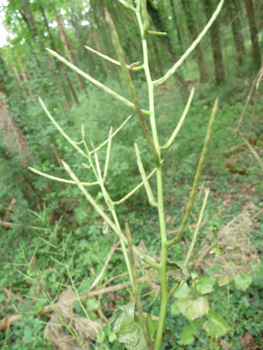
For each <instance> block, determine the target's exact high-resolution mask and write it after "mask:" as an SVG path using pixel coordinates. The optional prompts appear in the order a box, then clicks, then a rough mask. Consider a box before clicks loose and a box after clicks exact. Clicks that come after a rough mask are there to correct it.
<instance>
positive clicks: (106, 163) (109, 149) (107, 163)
mask: <svg viewBox="0 0 263 350" xmlns="http://www.w3.org/2000/svg"><path fill="white" fill-rule="evenodd" d="M111 142H112V127H111V128H110V133H109V143H108V148H107V155H106V160H105V167H104V173H103V183H104V182H105V180H106V178H107V175H108V169H109V162H110V151H111Z"/></svg>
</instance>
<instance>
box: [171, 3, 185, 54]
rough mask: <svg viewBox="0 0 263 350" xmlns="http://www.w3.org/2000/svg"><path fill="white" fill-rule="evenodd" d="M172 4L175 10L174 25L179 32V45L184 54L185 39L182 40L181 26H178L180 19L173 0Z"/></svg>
mask: <svg viewBox="0 0 263 350" xmlns="http://www.w3.org/2000/svg"><path fill="white" fill-rule="evenodd" d="M170 4H171V7H172V9H173V17H174V23H175V28H176V32H177V37H178V41H179V45H180V48H181V51H182V53H183V52H184V45H183V39H182V34H181V29H180V26H179V25H178V18H177V14H176V9H175V6H174V2H173V0H170Z"/></svg>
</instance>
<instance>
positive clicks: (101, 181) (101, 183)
mask: <svg viewBox="0 0 263 350" xmlns="http://www.w3.org/2000/svg"><path fill="white" fill-rule="evenodd" d="M110 144H111V142H110V141H109V144H108V146H109V147H110ZM109 147H108V149H109ZM94 149H95V147H94ZM94 157H95V161H96V167H97V174H98V180H99V183H100V187H101V190H102V193H103V196H104V200H105V202H106V204H107V207H108V209H109V210H110V211H111V213H112V216H113V220H114V222H115V225H116V227H117V228H118V230H119V231H121V228H120V224H119V220H118V217H117V215H116V213H115V210H114V204H113V203H112V200H111V198H110V196H109V194H108V192H107V190H106V188H105V186H104V183H103V179H102V176H101V170H100V163H99V158H98V155H97V152H95V153H94ZM106 162H107V160H106ZM120 241H121V247H122V250H123V256H124V260H125V263H126V266H127V269H128V272H129V277H130V280H131V284H132V287H133V289H134V284H133V276H132V271H131V264H130V260H129V257H128V254H127V251H126V247H125V244H124V241H123V239H122V238H121V237H120Z"/></svg>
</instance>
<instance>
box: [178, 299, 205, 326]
mask: <svg viewBox="0 0 263 350" xmlns="http://www.w3.org/2000/svg"><path fill="white" fill-rule="evenodd" d="M177 305H178V306H179V309H180V310H181V312H182V313H183V314H184V315H185V316H186V317H187V318H188V320H189V321H193V320H195V319H196V318H198V317H202V316H204V315H206V314H207V313H208V310H209V304H208V301H207V300H206V298H205V297H200V298H198V299H195V298H192V297H187V298H181V299H179V300H178V302H177Z"/></svg>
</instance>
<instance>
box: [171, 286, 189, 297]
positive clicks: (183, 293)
mask: <svg viewBox="0 0 263 350" xmlns="http://www.w3.org/2000/svg"><path fill="white" fill-rule="evenodd" d="M188 294H189V287H188V284H187V283H184V284H183V285H182V287H181V288H180V289H179V290H178V291H176V292H175V294H174V298H186V297H187V296H188Z"/></svg>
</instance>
